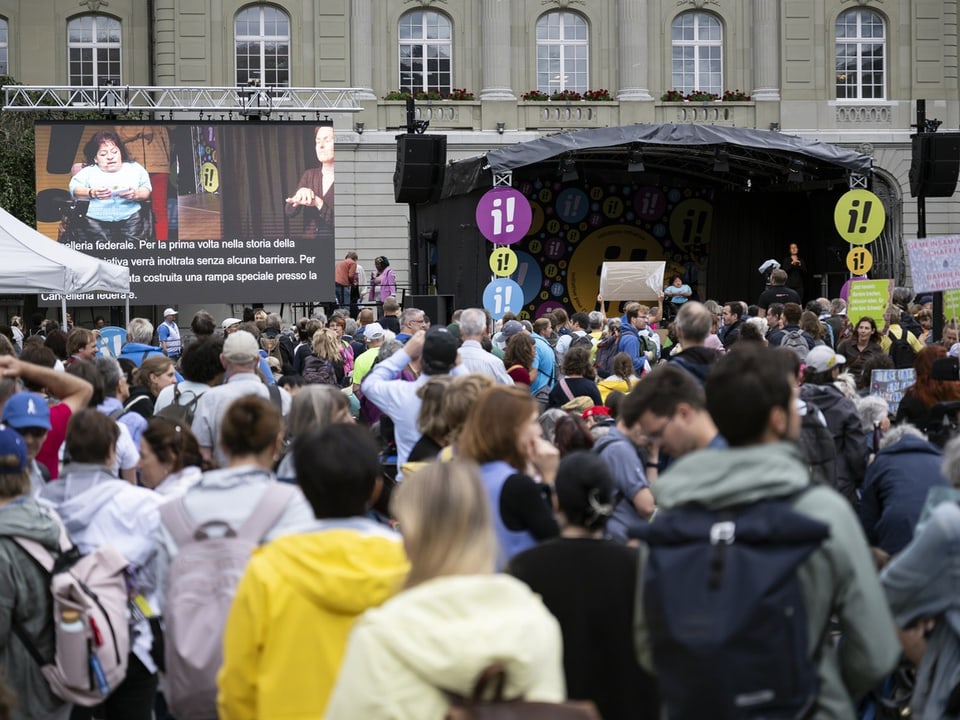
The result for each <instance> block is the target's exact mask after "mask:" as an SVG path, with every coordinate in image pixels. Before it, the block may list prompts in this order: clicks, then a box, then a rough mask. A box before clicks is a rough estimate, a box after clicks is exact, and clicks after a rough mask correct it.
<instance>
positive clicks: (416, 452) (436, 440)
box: [404, 375, 453, 472]
mask: <svg viewBox="0 0 960 720" xmlns="http://www.w3.org/2000/svg"><path fill="white" fill-rule="evenodd" d="M452 380H453V378H452V377H451V376H450V375H436V376H434V377H431V378H430V379H429V380H427V382H426V383H424V384H423V385H421V386H420V388H419V389H418V390H417V397H419V398H420V414H419V415H417V430H419V431H420V439H419V440H417V443H416V445H414V446H413V449H412V450H411V451H410V456H409V457H408V458H407V462H411V463H412V462H422V461H426V460H433V459H435V458H436V457H437V455H439V454H440V451H441V450H443V448H445V447H446V446H447V435H448V433H449V430H450V428H449V427H448V426H447V422H446V420H445V419H444V417H443V398H444V396H445V395H446V394H447V389H448V388H449V387H450V382H451V381H452ZM404 472H406V470H404Z"/></svg>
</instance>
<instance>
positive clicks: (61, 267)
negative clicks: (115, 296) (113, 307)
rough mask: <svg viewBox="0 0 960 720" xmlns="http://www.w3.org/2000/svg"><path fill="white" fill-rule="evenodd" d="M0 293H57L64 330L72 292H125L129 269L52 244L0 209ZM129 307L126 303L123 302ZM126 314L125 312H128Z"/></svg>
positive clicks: (52, 242)
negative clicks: (61, 308)
mask: <svg viewBox="0 0 960 720" xmlns="http://www.w3.org/2000/svg"><path fill="white" fill-rule="evenodd" d="M0 257H2V258H3V264H2V266H0V292H4V293H16V294H30V293H41V292H48V293H59V294H60V296H61V298H62V307H63V315H64V318H63V322H64V327H66V314H67V298H66V296H67V295H69V294H74V293H89V292H94V291H96V290H100V291H102V292H115V293H129V292H130V270H128V269H127V268H125V267H123V266H122V265H114V264H113V263H108V262H106V261H104V260H100V259H99V258H95V257H91V256H90V255H85V254H84V253H82V252H78V251H76V250H72V249H71V248H68V247H66V246H65V245H61V244H59V243H57V242H54V241H53V240H51V239H50V238H48V237H47V236H46V235H42V234H41V233H39V232H37V231H36V230H34V229H33V228H32V227H30V226H29V225H25V224H24V223H22V222H20V221H19V220H17V218H15V217H14V216H13V215H11V214H10V213H8V212H7V211H6V210H4V209H3V208H0ZM127 305H128V307H129V300H127ZM128 314H129V312H128Z"/></svg>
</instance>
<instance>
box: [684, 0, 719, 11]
mask: <svg viewBox="0 0 960 720" xmlns="http://www.w3.org/2000/svg"><path fill="white" fill-rule="evenodd" d="M681 5H693V6H694V7H695V8H697V10H703V8H704V7H705V6H706V5H716V6H718V7H719V5H720V2H719V0H677V7H679V6H681Z"/></svg>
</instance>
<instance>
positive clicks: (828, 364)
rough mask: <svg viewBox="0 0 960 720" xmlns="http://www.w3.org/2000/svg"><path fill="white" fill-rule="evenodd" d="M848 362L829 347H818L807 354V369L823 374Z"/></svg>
mask: <svg viewBox="0 0 960 720" xmlns="http://www.w3.org/2000/svg"><path fill="white" fill-rule="evenodd" d="M846 361H847V359H846V358H845V357H844V356H843V355H837V354H836V353H835V352H834V351H833V349H831V347H830V346H829V345H817V347H815V348H813V349H812V350H811V351H810V352H808V353H807V360H806V363H807V367H809V368H813V369H814V370H815V371H816V372H818V373H821V372H826V371H827V370H831V369H833V368H835V367H837V366H838V365H843V364H844V363H845V362H846Z"/></svg>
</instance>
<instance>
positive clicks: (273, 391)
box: [267, 384, 283, 415]
mask: <svg viewBox="0 0 960 720" xmlns="http://www.w3.org/2000/svg"><path fill="white" fill-rule="evenodd" d="M267 392H269V393H270V402H272V403H273V404H274V405H276V406H277V410H279V411H280V414H281V415H283V395H281V394H280V388H278V387H277V385H276V384H273V385H267Z"/></svg>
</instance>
